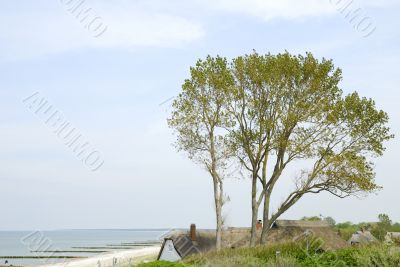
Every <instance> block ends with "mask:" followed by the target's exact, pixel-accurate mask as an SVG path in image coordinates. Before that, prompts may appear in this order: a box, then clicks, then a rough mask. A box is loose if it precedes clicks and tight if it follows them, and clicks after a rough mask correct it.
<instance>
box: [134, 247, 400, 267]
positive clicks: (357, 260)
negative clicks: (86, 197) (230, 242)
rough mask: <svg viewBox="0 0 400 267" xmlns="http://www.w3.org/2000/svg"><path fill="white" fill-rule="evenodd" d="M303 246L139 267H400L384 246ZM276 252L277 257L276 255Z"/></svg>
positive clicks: (394, 252)
mask: <svg viewBox="0 0 400 267" xmlns="http://www.w3.org/2000/svg"><path fill="white" fill-rule="evenodd" d="M305 248H306V246H305V244H301V243H288V244H283V245H274V246H264V247H255V248H240V249H224V250H221V251H220V252H215V251H214V252H209V253H206V254H203V255H195V256H192V257H189V258H187V259H185V260H184V261H183V262H181V263H168V262H151V263H146V264H142V265H139V266H140V267H211V266H212V267H246V266H248V267H292V266H293V267H295V266H300V267H312V266H321V267H325V266H337V267H344V266H349V267H350V266H351V267H353V266H354V267H356V266H360V267H371V266H372V267H374V266H376V267H392V266H400V251H399V249H398V248H395V247H389V246H385V245H373V246H364V247H350V248H345V249H339V250H337V251H330V252H322V251H320V250H318V246H313V247H311V248H309V249H308V250H307V249H305ZM277 252H278V253H277Z"/></svg>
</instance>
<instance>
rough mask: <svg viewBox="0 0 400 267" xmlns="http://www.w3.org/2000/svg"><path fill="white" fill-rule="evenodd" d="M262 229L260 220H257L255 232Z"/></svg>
mask: <svg viewBox="0 0 400 267" xmlns="http://www.w3.org/2000/svg"><path fill="white" fill-rule="evenodd" d="M262 228H263V224H262V221H261V220H258V221H257V224H256V229H257V230H261V229H262Z"/></svg>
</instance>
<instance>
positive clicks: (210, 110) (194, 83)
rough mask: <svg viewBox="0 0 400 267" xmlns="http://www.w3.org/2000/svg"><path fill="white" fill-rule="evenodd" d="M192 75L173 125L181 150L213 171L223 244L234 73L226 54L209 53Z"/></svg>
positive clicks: (218, 234)
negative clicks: (227, 108) (228, 105)
mask: <svg viewBox="0 0 400 267" xmlns="http://www.w3.org/2000/svg"><path fill="white" fill-rule="evenodd" d="M190 74H191V77H190V79H187V80H186V81H185V83H184V84H183V86H182V92H181V93H180V94H179V96H178V97H177V98H176V99H175V100H174V101H173V111H172V115H171V118H170V119H169V120H168V123H169V126H170V127H172V128H173V129H174V130H175V131H176V134H177V142H176V146H177V149H178V150H183V151H185V152H187V154H188V156H189V158H190V159H192V160H194V161H195V162H196V163H198V164H200V165H201V166H203V167H204V168H205V169H206V170H207V172H208V173H209V174H210V176H211V178H212V182H213V189H214V203H215V213H216V247H217V249H220V248H221V240H222V228H223V217H222V207H223V204H224V201H225V196H224V187H223V184H224V176H225V171H226V169H227V163H228V161H229V158H230V155H231V153H230V150H229V148H230V147H229V146H228V143H227V131H226V130H225V129H227V128H229V127H231V122H230V120H229V119H228V116H227V114H226V111H225V109H224V105H225V102H226V95H227V90H229V88H231V87H232V82H233V79H232V75H231V73H230V71H229V69H228V66H227V60H226V59H225V58H221V57H216V58H212V57H210V56H208V57H207V58H206V59H205V60H204V61H203V60H199V61H198V62H197V64H196V66H195V67H192V68H191V69H190Z"/></svg>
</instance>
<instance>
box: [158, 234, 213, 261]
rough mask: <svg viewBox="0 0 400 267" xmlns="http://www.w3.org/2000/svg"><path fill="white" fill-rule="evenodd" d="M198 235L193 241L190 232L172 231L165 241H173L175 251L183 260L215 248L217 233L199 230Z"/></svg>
mask: <svg viewBox="0 0 400 267" xmlns="http://www.w3.org/2000/svg"><path fill="white" fill-rule="evenodd" d="M196 233H197V238H196V241H192V240H191V239H190V238H189V231H185V230H174V231H171V232H170V233H169V234H168V235H167V237H166V238H165V240H172V241H173V244H174V246H175V249H176V251H177V252H178V254H179V255H180V256H181V258H184V257H187V256H189V255H192V254H196V253H200V252H206V251H209V250H211V249H214V248H215V231H213V230H197V231H196ZM164 243H165V242H164ZM163 245H164V244H163ZM162 250H163V248H161V250H160V252H161V251H162Z"/></svg>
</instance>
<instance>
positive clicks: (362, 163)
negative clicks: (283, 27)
mask: <svg viewBox="0 0 400 267" xmlns="http://www.w3.org/2000/svg"><path fill="white" fill-rule="evenodd" d="M341 79H342V72H341V70H340V69H339V68H336V67H335V66H334V64H333V62H332V60H327V59H322V60H318V59H317V58H315V57H314V56H313V55H312V54H311V53H307V54H306V55H304V56H303V55H291V54H289V53H288V52H285V53H282V54H277V55H272V54H266V55H260V54H258V53H256V52H254V53H252V54H249V55H244V56H239V57H237V58H234V59H233V60H232V61H231V62H230V63H228V62H227V61H226V60H225V59H222V58H220V57H216V58H212V57H208V58H207V59H206V60H205V61H199V62H198V63H197V65H196V67H195V68H192V69H191V79H190V80H187V81H186V82H185V84H184V86H183V92H182V93H181V94H180V95H179V97H178V98H177V99H176V100H175V102H174V112H173V115H172V119H171V120H170V125H171V126H172V127H173V128H175V129H176V130H177V132H178V144H179V146H178V147H179V148H181V149H183V150H185V151H187V152H188V154H189V157H191V158H197V159H198V160H200V162H202V163H203V164H205V166H210V165H212V162H213V156H212V155H211V154H210V153H209V151H210V148H211V147H212V143H214V150H215V151H214V153H215V162H217V163H218V165H217V166H223V163H221V162H225V160H226V158H227V155H229V156H231V155H232V153H233V154H234V156H235V158H236V159H237V162H238V164H239V165H240V166H241V167H242V173H243V175H244V176H246V177H250V179H251V189H252V193H251V205H252V237H251V244H253V245H254V243H255V240H256V227H255V225H256V222H257V219H258V218H257V214H258V210H259V207H260V206H261V204H263V220H264V225H263V231H262V242H265V241H266V235H267V232H268V231H269V229H270V226H271V225H272V223H273V222H274V221H275V220H276V219H278V218H279V217H280V216H281V215H282V214H283V213H284V212H286V211H287V210H288V209H289V208H290V207H292V206H293V205H294V204H295V203H296V202H297V201H298V200H299V199H300V198H302V197H303V196H304V195H306V194H317V193H320V192H329V193H331V194H333V195H335V196H337V197H340V198H344V197H348V196H351V195H359V194H366V193H370V192H374V191H376V190H378V189H379V188H380V186H379V185H377V184H376V183H375V180H374V178H375V173H374V164H373V162H372V160H371V159H373V158H374V157H378V156H381V155H382V154H383V152H384V150H385V147H384V143H385V141H387V140H389V139H391V138H393V135H392V134H391V133H390V130H389V128H388V126H387V123H388V115H387V114H386V113H385V112H384V111H382V110H378V109H377V108H376V107H375V103H374V101H373V100H372V99H367V98H365V97H361V96H359V94H358V93H357V92H352V93H350V94H348V95H344V94H343V92H342V90H341V89H340V88H339V83H340V81H341ZM210 126H213V127H214V128H213V127H210ZM216 128H218V129H219V130H217V131H212V132H213V134H212V135H210V129H213V130H215V129H216ZM211 150H212V149H211ZM204 153H205V154H204ZM204 155H206V157H204ZM229 158H230V157H229ZM215 162H214V163H215ZM289 165H294V166H296V167H298V175H297V176H295V177H293V178H294V180H295V184H294V187H293V190H292V191H291V192H290V193H289V194H288V195H287V197H286V198H284V199H283V201H282V202H281V203H279V204H278V205H274V206H275V207H276V206H277V208H276V209H275V210H272V209H271V203H270V201H271V195H272V193H273V192H274V189H275V187H276V184H277V183H278V181H280V180H281V179H282V177H283V174H284V173H285V170H286V169H287V167H288V166H289ZM304 166H305V167H304ZM210 173H212V172H210Z"/></svg>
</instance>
